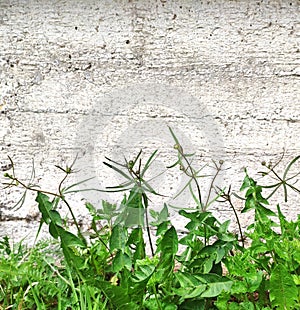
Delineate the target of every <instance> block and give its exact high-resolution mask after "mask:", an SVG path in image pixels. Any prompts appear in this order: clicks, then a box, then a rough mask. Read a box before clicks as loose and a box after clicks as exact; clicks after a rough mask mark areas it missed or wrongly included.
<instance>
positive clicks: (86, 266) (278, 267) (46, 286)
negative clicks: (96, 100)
mask: <svg viewBox="0 0 300 310" xmlns="http://www.w3.org/2000/svg"><path fill="white" fill-rule="evenodd" d="M170 132H171V135H172V136H173V138H174V141H175V149H176V151H177V161H176V162H175V163H174V164H173V165H171V166H170V167H169V168H174V167H179V168H180V170H181V171H182V173H183V174H185V175H186V176H187V177H188V182H187V184H186V185H185V186H184V187H183V188H182V190H180V192H179V193H178V195H180V194H181V193H182V192H183V191H184V190H186V189H187V190H189V192H190V194H191V196H192V198H193V200H194V203H195V207H194V208H192V209H189V210H187V209H184V208H182V209H181V210H179V216H181V217H183V218H184V219H185V220H186V221H187V224H186V226H185V228H186V230H187V233H186V234H185V235H184V236H183V237H179V236H178V233H177V231H176V229H175V227H174V226H173V225H172V220H171V219H170V217H169V208H170V206H168V205H167V204H164V206H163V208H162V209H161V210H160V211H154V210H152V209H151V200H150V195H159V194H158V193H157V191H156V190H155V189H153V188H152V187H151V186H150V181H149V180H147V171H148V170H149V169H150V167H151V165H152V163H153V161H154V160H155V158H156V156H157V150H156V151H154V152H153V153H152V154H151V156H150V157H149V158H148V159H147V160H146V161H145V164H143V162H144V161H143V160H142V151H140V152H139V153H138V155H137V156H136V157H135V158H133V159H131V160H128V159H124V162H116V161H114V160H112V159H110V158H106V161H105V162H104V164H105V165H106V166H108V167H109V168H111V169H112V170H113V171H115V172H117V173H119V174H120V175H121V176H122V177H123V178H124V182H123V183H121V184H118V185H116V186H113V187H108V188H106V189H104V190H101V191H109V192H120V191H122V192H123V191H124V192H125V194H124V198H123V200H122V201H121V203H120V204H119V205H116V204H111V203H109V202H106V201H103V202H102V207H101V208H97V207H95V206H93V205H92V204H90V203H86V208H87V210H88V211H89V213H90V215H91V217H92V219H91V224H90V227H91V229H90V231H89V232H88V234H86V232H84V231H81V229H80V227H79V225H78V222H77V220H76V217H75V215H74V213H73V211H72V208H71V205H70V204H69V202H68V199H67V196H68V194H69V193H76V192H79V191H81V190H80V188H78V187H79V185H80V184H82V183H83V182H84V181H82V182H79V183H77V184H73V185H71V186H66V185H65V183H66V180H67V178H68V176H69V175H70V174H71V173H73V172H74V170H73V165H74V163H73V164H72V165H71V166H67V167H66V168H62V167H57V168H58V169H60V170H62V171H63V172H64V177H63V178H62V180H61V181H60V182H59V184H58V189H57V192H49V191H47V190H46V191H45V190H42V189H40V188H39V187H38V186H37V185H35V184H34V182H33V180H34V169H33V174H32V176H31V178H30V181H29V182H28V183H27V184H26V183H24V182H21V181H20V180H19V178H18V177H17V176H16V171H15V165H14V163H13V161H12V160H11V158H9V159H10V166H11V167H12V173H11V174H9V173H8V172H6V173H5V176H6V178H7V180H8V183H6V186H8V187H12V186H21V187H23V188H24V189H25V192H24V196H22V198H21V200H20V204H19V205H18V207H19V206H20V205H21V204H22V203H23V202H24V199H25V195H26V192H27V191H28V190H31V191H35V192H36V193H37V197H36V202H37V204H38V208H39V211H40V213H41V222H40V228H39V230H38V233H37V234H39V231H40V229H41V227H42V225H47V226H48V228H49V234H50V236H51V237H52V241H50V240H48V241H44V242H40V243H37V244H36V245H35V246H34V247H33V248H27V247H26V245H25V244H24V243H23V242H20V243H18V244H14V245H11V243H10V240H9V237H4V238H3V239H2V241H0V305H1V307H2V308H3V309H11V308H13V309H88V310H92V309H124V310H126V309H130V310H131V309H148V310H152V309H167V310H168V309H169V310H171V309H182V310H183V309H185V310H188V309H300V254H299V253H300V241H299V240H300V238H299V237H300V235H299V234H300V233H299V231H300V228H299V226H300V217H298V219H297V220H296V221H294V222H293V221H288V220H287V219H286V218H285V216H284V215H283V213H282V212H281V210H280V206H279V205H277V211H276V212H275V211H273V210H272V209H271V208H269V201H268V199H269V198H270V197H271V196H272V195H273V194H274V193H275V192H276V191H277V190H278V189H279V187H281V186H282V187H283V189H284V199H285V200H287V189H288V188H289V189H292V190H293V191H295V192H299V190H298V189H297V188H296V187H295V184H292V183H291V180H293V179H294V178H295V177H296V176H297V175H298V174H294V175H292V176H288V174H289V172H290V170H291V167H292V166H293V165H294V164H295V162H297V161H298V159H299V158H300V157H299V156H298V157H296V158H295V159H294V160H292V161H291V162H290V163H289V165H288V166H287V168H286V170H285V172H284V174H283V176H282V177H280V176H279V174H278V173H277V171H276V170H275V168H276V165H275V166H267V165H266V164H264V167H266V168H267V169H268V170H267V171H266V172H263V173H262V174H263V175H264V176H273V177H274V178H276V183H274V184H271V185H259V184H258V183H257V181H255V180H254V179H253V178H251V177H250V176H249V175H248V174H247V171H245V173H246V175H245V178H244V181H243V184H242V186H241V191H242V192H245V197H244V198H241V197H240V195H237V194H235V193H232V192H231V188H230V186H229V187H228V189H227V190H226V189H225V188H224V189H220V188H217V186H216V185H215V181H216V178H217V176H218V175H219V173H220V171H221V170H222V166H223V162H222V161H220V162H218V163H217V162H215V161H212V164H213V168H214V171H215V173H214V175H213V176H212V179H211V181H210V183H209V187H208V191H207V192H206V193H203V190H202V186H201V182H202V181H203V180H205V182H207V179H206V175H202V174H201V171H202V169H195V168H194V167H193V165H192V163H193V154H187V153H185V151H184V148H183V146H182V145H181V144H180V142H179V141H178V139H177V137H176V135H175V133H174V132H173V130H172V129H171V128H170ZM89 190H97V191H100V190H99V189H89ZM266 190H271V194H269V196H268V197H267V198H265V196H264V194H263V191H266ZM204 194H205V195H204ZM232 195H235V196H237V197H240V198H241V199H242V200H243V201H244V209H243V210H242V212H248V211H249V210H253V211H254V219H253V223H252V224H251V225H250V226H249V227H248V228H247V230H246V231H244V232H243V231H242V229H241V225H240V222H239V215H238V212H237V211H236V208H235V206H234V204H233V201H232ZM204 197H206V198H204ZM219 201H223V202H227V203H228V205H229V206H230V208H231V209H232V210H233V212H234V215H235V217H236V219H237V223H238V229H239V236H237V235H235V234H233V233H232V232H230V230H229V225H230V221H229V220H227V221H225V222H221V221H220V220H219V219H218V218H216V217H215V216H214V215H213V213H212V212H211V211H210V208H212V206H213V205H214V204H215V203H218V202H219ZM60 202H62V203H64V204H65V205H66V206H67V208H68V210H69V212H70V214H71V217H72V219H73V221H74V223H75V226H76V228H77V232H76V233H72V232H71V231H70V229H69V227H67V226H66V225H65V223H64V221H63V220H62V217H61V215H60V213H59V211H58V208H57V206H58V204H59V203H60ZM150 215H151V217H152V219H151V218H150ZM150 227H151V229H152V230H154V231H155V233H156V238H155V240H156V241H154V240H153V238H152V236H151V234H150ZM87 236H88V237H87ZM245 237H247V239H248V240H249V246H247V247H246V246H245V244H244V239H245ZM147 245H149V247H150V255H148V254H147Z"/></svg>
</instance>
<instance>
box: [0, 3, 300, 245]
mask: <svg viewBox="0 0 300 310" xmlns="http://www.w3.org/2000/svg"><path fill="white" fill-rule="evenodd" d="M299 9H300V2H299V1H297V0H289V1H285V0H281V1H279V0H277V1H275V0H274V1H248V0H244V1H229V0H220V1H196V0H194V1H192V0H187V1H166V0H164V1H162V0H161V1H130V0H129V1H111V0H107V1H104V0H98V1H92V0H81V1H71V0H61V1H50V0H49V1H47V0H41V1H37V0H35V1H13V0H12V1H9V0H1V1H0V44H1V49H0V109H1V113H0V124H1V126H0V143H1V145H0V163H1V166H3V165H6V164H8V163H9V161H8V159H7V155H9V156H11V158H12V159H13V160H14V162H15V167H16V172H17V175H18V176H19V177H20V178H21V179H22V180H28V178H29V177H30V172H31V168H32V159H34V163H35V172H36V178H35V182H37V183H38V184H40V185H42V187H43V188H44V189H48V190H55V188H56V186H57V184H58V182H59V180H60V178H62V176H63V174H62V173H61V171H60V170H58V169H56V168H55V167H54V165H63V166H65V165H66V164H70V163H71V162H72V161H73V160H74V158H75V156H76V155H78V159H77V162H76V165H75V167H76V169H77V170H80V172H78V173H77V174H76V175H74V176H73V177H72V178H71V180H70V182H72V181H73V182H77V181H79V180H81V179H82V178H86V177H90V176H96V178H95V179H94V180H92V181H91V182H90V184H89V186H97V187H102V188H103V187H104V186H105V185H114V184H117V183H118V182H120V179H119V178H118V177H117V176H113V175H112V174H111V172H110V171H109V169H107V168H106V167H105V166H104V165H103V164H102V161H103V159H104V156H108V157H111V158H113V159H122V158H123V155H124V156H126V157H127V158H128V159H130V158H132V157H133V156H134V155H135V154H137V152H138V150H139V149H140V148H143V149H144V150H145V156H149V154H151V152H152V151H154V150H155V149H156V148H158V149H159V158H158V160H157V161H156V164H155V165H154V168H153V171H152V175H150V176H149V177H151V176H154V175H155V173H156V172H158V171H159V170H161V169H162V168H164V167H165V166H167V165H168V164H170V163H172V162H173V161H174V160H175V159H176V153H175V152H174V150H173V144H174V142H173V141H172V138H171V135H170V134H169V131H168V127H167V126H168V125H169V126H171V127H172V128H173V130H174V131H175V132H176V133H177V134H178V136H179V137H180V139H181V141H182V144H183V146H184V148H185V149H187V150H190V151H195V152H196V153H197V156H196V159H195V161H194V162H195V165H196V166H198V167H201V166H203V165H205V163H208V162H209V161H210V159H211V158H213V159H215V160H219V159H222V160H224V161H225V165H224V168H226V169H228V170H226V171H224V173H223V175H222V178H220V179H219V181H218V182H219V185H222V186H225V185H227V186H228V185H229V184H232V188H233V190H235V191H238V189H239V187H240V185H241V183H240V182H241V180H242V178H243V175H244V173H243V167H245V166H247V167H249V171H250V173H251V174H254V172H256V171H258V170H260V169H261V166H260V162H261V161H262V160H266V161H267V162H268V161H270V160H272V161H273V162H276V160H278V159H279V158H280V156H281V155H282V153H283V150H285V157H284V159H283V161H282V164H280V165H279V171H280V169H281V170H282V169H283V167H284V164H285V163H287V162H288V160H290V159H291V158H292V157H293V156H296V155H298V154H299V151H300V143H299V135H300V128H299V121H300V105H299V98H300V82H299V76H300V62H299V59H300V53H299V51H300V49H299V39H300V22H299V16H300V14H299V13H300V10H299ZM297 167H299V165H298V166H296V168H297ZM229 168H230V169H229ZM208 170H209V168H208ZM8 172H11V170H10V171H8ZM2 180H3V179H2ZM222 180H223V181H222ZM262 181H263V180H262ZM69 184H70V183H69ZM152 184H153V186H154V187H155V188H156V189H157V190H158V191H159V192H161V193H163V194H166V195H169V196H172V195H174V194H175V193H176V192H177V191H178V190H179V189H180V187H181V186H182V185H184V180H183V179H182V178H181V177H180V172H179V171H178V170H171V171H169V172H167V174H166V175H165V176H160V177H158V178H156V179H155V180H154V181H153V182H152ZM207 184H208V181H207V179H205V180H204V181H203V182H202V186H203V190H204V191H205V190H207V186H208V185H207ZM22 192H23V190H21V189H16V188H11V189H6V190H1V196H0V204H1V213H0V214H1V222H0V235H4V234H6V233H8V234H10V235H13V236H14V237H15V238H16V239H19V238H20V237H23V236H25V235H27V234H29V238H32V237H33V236H34V235H35V232H36V227H37V223H38V222H37V221H36V220H35V218H36V217H37V216H38V214H39V213H38V209H37V206H36V203H35V202H34V195H33V194H29V195H28V199H27V200H26V202H25V204H24V205H23V207H22V208H21V209H19V210H12V207H13V205H14V203H15V202H16V201H17V199H18V198H20V195H21V193H22ZM102 198H104V199H110V200H113V201H114V200H118V199H120V198H121V195H105V194H99V193H98V194H97V195H96V194H95V192H92V193H84V194H81V195H75V196H72V197H71V198H70V199H71V201H72V202H73V206H74V209H75V211H76V214H77V215H78V216H82V218H84V215H85V214H86V211H85V208H84V202H85V201H86V200H90V201H92V202H93V203H95V204H96V205H98V203H99V200H101V199H102ZM162 200H163V201H166V202H169V201H170V198H169V197H167V198H165V200H164V199H157V198H155V197H154V198H153V201H152V205H153V206H154V207H156V208H158V207H159V206H161V203H162ZM278 201H279V202H282V198H280V199H279V200H278ZM298 201H299V198H298V197H297V196H296V195H295V194H294V193H292V195H291V201H290V203H288V204H282V205H283V208H284V211H285V212H286V214H288V216H290V217H293V216H295V215H296V214H297V213H299V211H300V206H299V202H298ZM177 204H179V205H181V206H185V205H189V201H188V198H187V196H183V198H180V199H179V200H178V201H177ZM236 206H237V208H241V207H242V205H241V203H240V202H236ZM214 208H216V209H215V210H216V211H217V212H219V214H220V216H221V217H222V219H225V218H232V213H231V211H230V209H229V207H228V206H226V205H222V206H220V205H219V206H217V207H214ZM172 214H173V213H172ZM172 216H173V217H174V222H176V216H174V214H173V215H172ZM242 218H243V223H244V226H246V225H247V223H248V222H249V215H246V216H243V217H242ZM178 225H179V224H178Z"/></svg>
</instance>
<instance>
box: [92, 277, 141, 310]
mask: <svg viewBox="0 0 300 310" xmlns="http://www.w3.org/2000/svg"><path fill="white" fill-rule="evenodd" d="M95 284H96V285H97V286H98V287H100V288H101V290H102V291H103V293H104V294H105V295H106V297H107V298H108V299H109V301H110V302H111V303H112V304H113V305H114V309H121V310H139V309H140V306H139V305H136V304H135V303H133V302H132V301H131V299H130V295H129V294H128V291H127V290H126V289H124V288H123V287H120V286H115V285H112V284H110V283H109V282H107V281H101V280H100V281H96V282H95Z"/></svg>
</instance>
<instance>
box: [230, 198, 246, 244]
mask: <svg viewBox="0 0 300 310" xmlns="http://www.w3.org/2000/svg"><path fill="white" fill-rule="evenodd" d="M227 201H228V203H229V204H230V206H231V208H232V210H233V213H234V215H235V218H236V221H237V224H238V227H239V232H240V235H241V241H242V246H243V248H244V247H245V244H244V236H243V231H242V227H241V223H240V219H239V217H238V214H237V212H236V210H235V207H234V205H233V203H232V201H231V198H230V196H229V195H228V196H227Z"/></svg>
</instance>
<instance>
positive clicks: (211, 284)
mask: <svg viewBox="0 0 300 310" xmlns="http://www.w3.org/2000/svg"><path fill="white" fill-rule="evenodd" d="M196 277H197V278H199V279H200V280H201V281H203V282H206V283H207V290H206V291H205V292H204V293H202V294H201V297H203V298H210V297H216V296H218V295H220V294H221V293H222V291H225V292H226V291H230V289H231V286H232V284H233V281H231V280H229V279H228V278H226V277H222V276H219V275H216V274H203V275H201V276H200V275H197V276H196Z"/></svg>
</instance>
